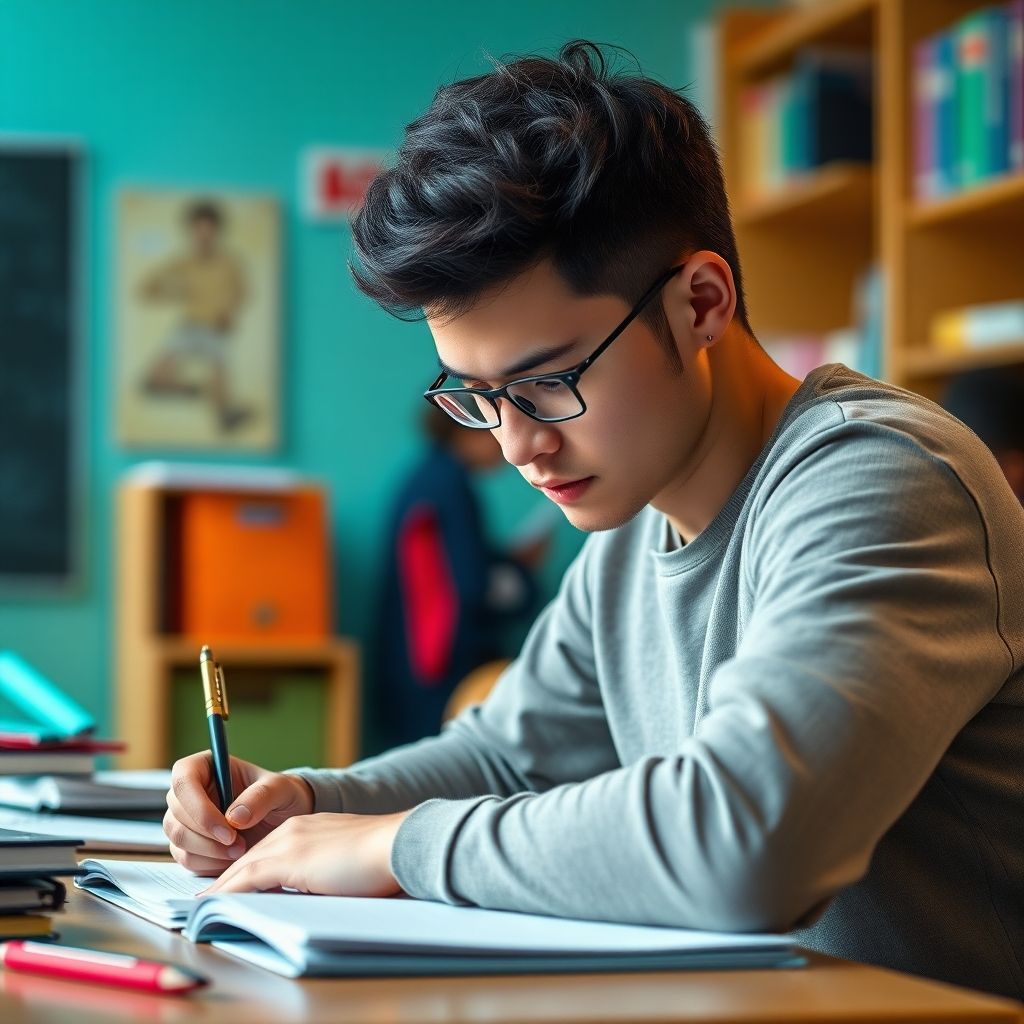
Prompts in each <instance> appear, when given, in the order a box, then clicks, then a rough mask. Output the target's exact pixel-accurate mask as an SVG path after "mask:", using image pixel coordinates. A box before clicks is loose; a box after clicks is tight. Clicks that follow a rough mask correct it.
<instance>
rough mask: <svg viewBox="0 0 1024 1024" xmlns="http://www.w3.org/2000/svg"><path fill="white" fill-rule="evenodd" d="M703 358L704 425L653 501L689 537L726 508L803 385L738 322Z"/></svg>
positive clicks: (680, 533) (689, 538)
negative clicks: (669, 484) (678, 469)
mask: <svg viewBox="0 0 1024 1024" xmlns="http://www.w3.org/2000/svg"><path fill="white" fill-rule="evenodd" d="M703 357H704V358H705V359H706V361H707V362H706V366H705V367H704V368H703V369H704V375H705V377H706V381H707V387H708V389H709V404H708V409H707V415H706V420H705V425H704V429H703V431H702V433H701V434H700V437H699V439H698V441H697V444H696V446H695V448H694V450H693V452H692V454H691V455H690V457H689V458H688V460H687V463H686V465H685V466H684V467H683V471H682V472H681V474H680V475H679V477H677V479H676V481H675V482H674V484H673V485H672V487H671V488H670V489H669V490H668V491H667V492H666V493H664V494H661V495H659V496H658V498H657V499H656V500H655V501H654V502H652V504H653V506H654V507H655V508H657V509H658V510H659V511H660V512H662V513H664V515H665V516H666V517H667V518H668V520H669V522H670V523H671V525H672V526H673V528H674V529H675V530H677V531H678V533H679V535H680V536H681V537H682V538H683V540H684V541H686V542H689V541H691V540H693V539H694V538H695V537H696V536H697V535H698V534H699V533H701V532H702V531H703V530H705V529H706V528H707V526H708V525H709V524H710V523H711V521H712V520H713V519H714V518H715V516H716V515H717V514H718V513H719V512H720V511H721V509H722V507H723V506H724V505H725V503H726V502H727V501H728V500H729V498H730V496H731V495H732V493H733V491H735V490H736V488H737V486H739V483H740V481H741V480H742V479H743V477H744V476H745V475H746V473H747V470H749V469H750V467H751V466H752V465H753V463H754V461H755V460H756V459H757V456H758V455H759V454H760V452H761V449H762V448H763V447H764V446H765V444H766V443H767V441H768V439H769V438H770V437H771V435H772V432H773V431H774V429H775V426H776V424H777V423H778V421H779V419H780V417H781V416H782V413H783V410H784V409H785V407H786V405H787V403H788V402H789V400H790V399H791V398H792V397H793V394H794V393H795V392H796V390H797V388H798V387H799V386H800V382H799V381H798V380H796V378H794V377H791V376H790V375H789V374H788V373H785V372H784V371H783V370H781V369H780V368H779V367H778V366H777V365H776V364H775V363H774V362H773V361H772V360H771V358H770V357H769V356H768V355H767V354H766V353H765V352H764V350H763V349H761V348H760V347H759V346H758V345H757V344H756V343H755V342H754V341H752V340H751V339H750V337H749V336H748V335H747V334H745V333H744V332H743V331H742V330H741V329H740V328H739V327H737V326H736V325H735V324H733V325H730V327H729V329H728V330H727V331H726V333H725V334H724V335H723V337H722V338H721V339H720V340H719V341H718V343H717V344H715V345H714V346H713V347H712V348H711V349H707V350H705V352H704V353H703Z"/></svg>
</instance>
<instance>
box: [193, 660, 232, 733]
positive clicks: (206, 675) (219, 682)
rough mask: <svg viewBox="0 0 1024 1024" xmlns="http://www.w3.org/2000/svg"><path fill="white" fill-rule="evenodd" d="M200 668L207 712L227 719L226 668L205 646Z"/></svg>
mask: <svg viewBox="0 0 1024 1024" xmlns="http://www.w3.org/2000/svg"><path fill="white" fill-rule="evenodd" d="M199 669H200V672H201V674H202V677H203V693H204V694H205V696H206V714H207V715H220V717H221V718H223V719H224V721H227V719H228V688H227V684H226V683H225V682H224V670H223V669H222V668H221V667H220V664H219V663H218V662H216V661H214V660H213V653H212V652H211V651H210V649H209V648H208V647H204V648H203V655H201V656H200V661H199Z"/></svg>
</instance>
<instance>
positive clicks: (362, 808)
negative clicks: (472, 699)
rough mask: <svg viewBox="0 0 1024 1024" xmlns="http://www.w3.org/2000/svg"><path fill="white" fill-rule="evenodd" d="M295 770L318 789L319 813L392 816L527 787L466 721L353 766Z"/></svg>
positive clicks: (314, 793)
mask: <svg viewBox="0 0 1024 1024" xmlns="http://www.w3.org/2000/svg"><path fill="white" fill-rule="evenodd" d="M292 771H293V773H294V774H298V775H300V776H301V777H302V778H303V779H305V781H306V782H307V783H308V784H309V786H310V788H311V789H312V790H313V797H314V810H315V811H318V812H319V811H345V812H347V813H351V814H389V813H391V812H394V811H404V810H408V809H409V808H410V807H415V806H416V805H417V804H419V803H422V802H423V801H425V800H430V799H432V798H434V797H447V798H449V799H462V798H466V797H473V796H477V795H480V794H484V793H494V794H499V795H502V796H509V795H511V794H513V793H517V792H520V791H521V790H523V789H526V788H527V786H528V783H527V781H526V780H525V779H523V778H522V777H521V776H520V775H519V774H518V773H517V772H516V770H515V768H514V767H513V766H512V765H511V764H509V763H507V762H505V761H504V760H502V758H500V757H499V756H497V755H496V754H495V753H494V752H493V751H490V752H488V751H485V750H483V749H481V747H480V745H479V744H478V743H476V742H474V740H473V739H472V738H471V736H470V735H469V730H467V729H466V728H465V727H464V726H461V725H458V726H456V727H453V728H449V729H447V730H446V731H445V732H444V733H442V734H441V735H440V736H435V737H431V738H429V739H425V740H421V741H420V742H418V743H413V744H409V745H408V746H405V747H399V748H397V749H395V750H392V751H389V752H388V753H386V754H382V755H380V756H379V757H374V758H369V759H367V760H364V761H360V762H358V763H356V764H354V765H352V766H351V767H350V768H342V769H320V770H318V769H314V768H296V769H293V770H292Z"/></svg>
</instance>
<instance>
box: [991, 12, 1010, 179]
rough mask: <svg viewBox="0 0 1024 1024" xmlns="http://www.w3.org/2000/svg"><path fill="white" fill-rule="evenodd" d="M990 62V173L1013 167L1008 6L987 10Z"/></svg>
mask: <svg viewBox="0 0 1024 1024" xmlns="http://www.w3.org/2000/svg"><path fill="white" fill-rule="evenodd" d="M985 15H986V19H985V20H986V25H987V30H988V41H989V47H988V50H989V55H990V59H989V64H988V67H987V68H986V69H985V70H986V75H985V129H986V130H985V136H986V138H985V143H986V145H985V155H986V162H987V170H988V175H989V176H992V175H995V174H1005V173H1006V172H1007V171H1008V170H1009V168H1010V110H1009V106H1010V105H1009V99H1010V18H1009V11H1008V10H1007V9H1006V8H1005V7H993V8H990V9H989V10H987V11H986V12H985Z"/></svg>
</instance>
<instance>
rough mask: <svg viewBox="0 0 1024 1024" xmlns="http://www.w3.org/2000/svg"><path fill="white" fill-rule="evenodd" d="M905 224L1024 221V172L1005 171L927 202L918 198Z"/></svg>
mask: <svg viewBox="0 0 1024 1024" xmlns="http://www.w3.org/2000/svg"><path fill="white" fill-rule="evenodd" d="M907 221H908V226H910V227H912V228H930V227H939V226H946V225H978V226H984V225H991V224H1005V223H1007V222H1010V221H1013V222H1017V223H1024V174H1012V175H1005V176H1003V177H1001V178H996V179H993V180H992V181H988V182H985V183H984V184H983V185H979V186H978V187H976V188H972V189H969V190H966V191H964V192H958V193H957V194H956V195H951V196H948V197H944V198H943V199H939V200H933V201H931V202H927V203H922V202H918V203H917V204H916V205H914V206H911V207H910V209H909V212H908V217H907Z"/></svg>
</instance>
